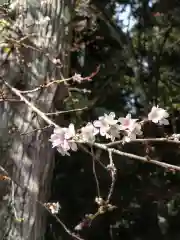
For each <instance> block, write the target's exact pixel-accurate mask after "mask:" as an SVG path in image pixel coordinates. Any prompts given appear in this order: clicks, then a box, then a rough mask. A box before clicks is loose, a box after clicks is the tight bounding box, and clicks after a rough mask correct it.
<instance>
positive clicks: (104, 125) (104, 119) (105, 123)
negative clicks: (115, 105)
mask: <svg viewBox="0 0 180 240" xmlns="http://www.w3.org/2000/svg"><path fill="white" fill-rule="evenodd" d="M114 118H115V113H114V112H111V113H110V114H109V115H107V114H104V116H101V117H99V120H96V121H94V122H93V124H94V126H95V127H97V128H99V133H100V135H101V136H105V137H106V138H111V136H110V135H109V133H108V132H111V130H112V129H111V127H112V126H115V125H116V124H117V122H118V121H117V120H115V119H114Z"/></svg>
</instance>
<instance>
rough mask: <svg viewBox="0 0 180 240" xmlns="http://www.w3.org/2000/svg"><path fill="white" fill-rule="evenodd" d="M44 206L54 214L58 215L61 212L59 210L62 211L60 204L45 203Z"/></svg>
mask: <svg viewBox="0 0 180 240" xmlns="http://www.w3.org/2000/svg"><path fill="white" fill-rule="evenodd" d="M44 206H45V207H47V208H48V209H49V210H50V211H51V213H52V214H57V213H58V212H59V209H60V204H59V202H56V203H45V204H44Z"/></svg>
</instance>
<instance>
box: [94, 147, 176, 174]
mask: <svg viewBox="0 0 180 240" xmlns="http://www.w3.org/2000/svg"><path fill="white" fill-rule="evenodd" d="M92 145H93V146H95V147H97V148H100V149H103V150H105V151H107V152H108V151H112V153H115V154H117V155H120V156H124V157H128V158H131V159H135V160H138V161H141V162H144V163H151V164H154V165H157V166H159V167H163V168H165V169H167V170H177V171H180V167H178V166H175V165H172V164H169V163H164V162H159V161H157V160H153V159H149V158H147V157H142V156H138V155H135V154H132V153H127V152H122V151H120V150H117V149H114V148H108V147H107V146H106V145H103V144H100V143H92Z"/></svg>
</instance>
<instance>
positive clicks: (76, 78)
mask: <svg viewBox="0 0 180 240" xmlns="http://www.w3.org/2000/svg"><path fill="white" fill-rule="evenodd" d="M72 80H73V81H74V82H77V83H81V82H82V81H83V77H82V76H81V74H78V73H75V74H74V76H72Z"/></svg>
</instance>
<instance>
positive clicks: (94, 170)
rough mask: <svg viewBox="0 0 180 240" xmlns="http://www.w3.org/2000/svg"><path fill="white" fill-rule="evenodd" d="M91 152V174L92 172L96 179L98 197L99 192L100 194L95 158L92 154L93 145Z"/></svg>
mask: <svg viewBox="0 0 180 240" xmlns="http://www.w3.org/2000/svg"><path fill="white" fill-rule="evenodd" d="M91 153H92V164H93V174H94V178H95V181H96V188H97V195H98V197H100V196H101V194H100V187H99V180H98V177H97V174H96V165H95V158H94V157H95V154H94V150H93V147H91Z"/></svg>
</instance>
